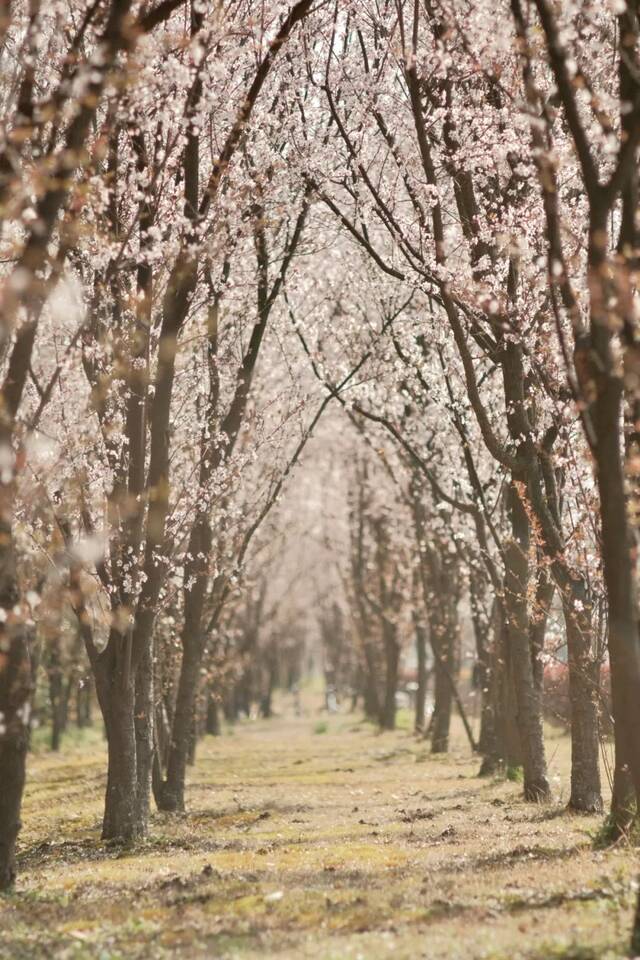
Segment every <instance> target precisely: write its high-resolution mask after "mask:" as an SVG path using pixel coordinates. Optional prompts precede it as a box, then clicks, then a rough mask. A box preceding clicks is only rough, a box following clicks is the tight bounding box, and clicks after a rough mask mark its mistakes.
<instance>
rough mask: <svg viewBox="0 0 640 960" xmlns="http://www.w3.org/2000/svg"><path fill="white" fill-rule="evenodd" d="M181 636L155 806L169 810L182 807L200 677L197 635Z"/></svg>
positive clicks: (182, 808)
mask: <svg viewBox="0 0 640 960" xmlns="http://www.w3.org/2000/svg"><path fill="white" fill-rule="evenodd" d="M186 630H187V625H186V621H185V635H184V636H183V648H182V664H181V666H180V679H179V681H178V695H177V698H176V707H175V712H174V715H173V723H172V725H171V741H170V745H169V757H168V762H167V776H166V779H165V782H164V784H163V786H162V791H161V794H160V801H159V803H158V807H159V809H160V810H166V811H170V812H176V811H182V810H184V786H185V777H186V772H187V762H188V759H189V745H190V740H191V732H192V727H193V719H194V705H195V702H196V696H197V693H198V681H199V678H200V659H201V657H200V645H199V643H197V642H196V639H197V638H194V637H190V638H189V639H187V637H186Z"/></svg>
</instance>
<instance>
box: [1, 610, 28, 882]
mask: <svg viewBox="0 0 640 960" xmlns="http://www.w3.org/2000/svg"><path fill="white" fill-rule="evenodd" d="M3 606H4V603H3ZM5 609H6V608H5ZM2 634H3V635H2V637H1V638H0V640H2V641H6V640H7V639H8V649H7V648H5V647H4V645H3V646H2V647H0V649H2V650H3V652H2V653H1V654H0V716H1V717H2V732H1V733H0V784H2V788H1V789H0V890H7V889H8V888H9V887H11V886H12V884H13V882H14V880H15V874H16V871H15V845H16V839H17V837H18V833H19V832H20V827H21V822H20V808H21V805H22V792H23V790H24V783H25V768H26V757H27V749H28V746H29V710H30V701H31V695H32V678H31V664H30V658H29V633H28V630H27V628H26V626H25V624H23V623H18V624H16V625H15V626H13V627H9V628H8V629H7V628H6V626H5V627H4V629H3V631H2ZM7 635H8V636H7Z"/></svg>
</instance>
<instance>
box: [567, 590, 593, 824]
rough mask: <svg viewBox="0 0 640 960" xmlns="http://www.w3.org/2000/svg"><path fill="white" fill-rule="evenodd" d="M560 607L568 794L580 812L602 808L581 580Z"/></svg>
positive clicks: (588, 636)
mask: <svg viewBox="0 0 640 960" xmlns="http://www.w3.org/2000/svg"><path fill="white" fill-rule="evenodd" d="M572 585H573V590H572V593H571V595H570V594H569V593H568V591H565V593H564V600H563V609H564V621H565V626H566V631H567V649H568V653H569V700H570V705H571V797H570V799H569V806H570V807H571V808H572V809H573V810H579V811H581V812H583V813H600V812H601V811H602V792H601V786H600V742H599V738H598V690H599V675H600V664H599V663H598V660H597V658H596V656H595V654H594V651H593V649H592V646H593V644H592V631H591V614H592V608H591V604H590V603H589V600H588V597H587V591H586V585H585V584H584V581H573V583H572Z"/></svg>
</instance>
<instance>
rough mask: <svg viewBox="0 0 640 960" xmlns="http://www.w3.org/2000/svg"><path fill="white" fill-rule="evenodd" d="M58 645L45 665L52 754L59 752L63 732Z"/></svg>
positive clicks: (62, 704)
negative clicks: (47, 677)
mask: <svg viewBox="0 0 640 960" xmlns="http://www.w3.org/2000/svg"><path fill="white" fill-rule="evenodd" d="M58 643H59V640H57V641H55V642H54V643H53V644H52V648H51V651H50V655H49V662H48V663H47V674H48V676H49V703H50V706H51V740H50V748H51V750H53V751H54V752H57V751H58V750H60V744H61V742H62V732H63V730H64V717H63V711H64V703H63V677H62V666H61V664H60V650H59V648H58Z"/></svg>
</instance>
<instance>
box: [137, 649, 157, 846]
mask: <svg viewBox="0 0 640 960" xmlns="http://www.w3.org/2000/svg"><path fill="white" fill-rule="evenodd" d="M153 680H154V678H153V648H152V646H151V645H147V646H145V648H144V651H143V653H142V656H141V659H140V663H139V664H138V667H137V670H136V679H135V714H134V724H135V734H136V779H137V792H136V806H137V819H138V821H139V823H140V824H142V825H143V830H142V832H143V833H146V829H147V824H148V822H149V807H150V800H151V779H152V771H153V756H154V745H155V738H154V732H153V726H154V719H155V718H154V682H153Z"/></svg>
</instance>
